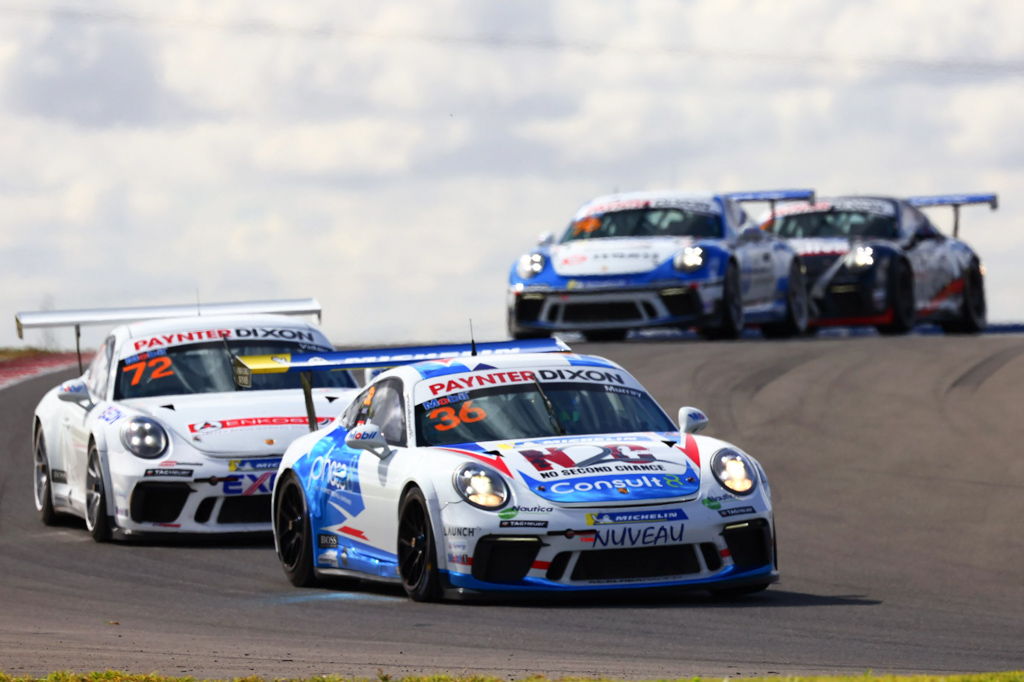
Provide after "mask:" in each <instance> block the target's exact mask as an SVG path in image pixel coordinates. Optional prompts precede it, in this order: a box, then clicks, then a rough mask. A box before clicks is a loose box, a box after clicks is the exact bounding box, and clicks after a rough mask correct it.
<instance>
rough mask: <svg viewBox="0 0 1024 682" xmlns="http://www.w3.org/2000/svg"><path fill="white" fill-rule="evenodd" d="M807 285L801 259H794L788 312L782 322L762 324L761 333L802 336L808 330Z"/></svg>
mask: <svg viewBox="0 0 1024 682" xmlns="http://www.w3.org/2000/svg"><path fill="white" fill-rule="evenodd" d="M808 317H809V313H808V306H807V286H806V282H804V271H803V268H801V267H800V263H799V261H797V259H795V258H794V259H793V262H792V263H791V264H790V266H789V281H788V283H787V286H786V312H785V316H784V317H783V319H782V321H781V322H775V323H772V324H766V325H762V327H761V333H762V334H764V335H765V336H766V337H767V338H769V339H781V338H787V337H790V336H800V335H801V334H804V333H805V332H806V331H807V318H808Z"/></svg>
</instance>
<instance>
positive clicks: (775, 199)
mask: <svg viewBox="0 0 1024 682" xmlns="http://www.w3.org/2000/svg"><path fill="white" fill-rule="evenodd" d="M724 196H725V197H726V198H727V199H732V200H733V201H767V202H768V206H769V210H770V211H771V215H775V204H777V203H779V202H780V201H806V202H807V203H809V204H813V203H814V190H813V189H771V190H765V191H763V192H730V193H729V194H726V195H724Z"/></svg>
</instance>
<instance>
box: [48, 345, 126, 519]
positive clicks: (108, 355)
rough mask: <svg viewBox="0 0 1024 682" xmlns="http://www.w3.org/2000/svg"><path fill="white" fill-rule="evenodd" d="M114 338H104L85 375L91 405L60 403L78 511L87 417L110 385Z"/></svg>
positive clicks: (72, 494)
mask: <svg viewBox="0 0 1024 682" xmlns="http://www.w3.org/2000/svg"><path fill="white" fill-rule="evenodd" d="M114 345H115V338H114V337H113V336H109V337H107V339H106V341H104V342H103V345H102V346H100V348H99V350H97V351H96V355H95V356H94V357H93V359H92V363H90V365H89V370H88V372H87V373H86V375H85V384H86V387H87V389H88V391H89V398H90V399H91V401H92V402H91V404H90V403H86V405H84V406H83V405H81V404H79V403H64V405H66V406H67V407H65V409H64V412H63V415H62V420H61V432H62V434H61V444H62V450H63V453H64V463H65V466H66V467H67V477H68V486H69V494H70V498H71V503H72V505H73V506H74V507H76V508H78V509H83V510H84V509H85V483H86V481H85V478H86V470H87V468H88V457H89V436H90V434H91V420H90V416H91V415H92V414H93V412H94V411H95V410H96V409H97V407H99V408H100V409H102V407H101V404H102V403H103V402H104V401H105V400H106V397H107V390H108V387H109V385H110V372H111V363H112V362H113V357H114Z"/></svg>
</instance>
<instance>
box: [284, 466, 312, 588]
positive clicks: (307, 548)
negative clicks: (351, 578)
mask: <svg viewBox="0 0 1024 682" xmlns="http://www.w3.org/2000/svg"><path fill="white" fill-rule="evenodd" d="M276 502H277V504H276V505H275V508H274V537H275V539H276V540H277V543H276V544H277V557H278V558H279V559H280V560H281V567H282V568H284V574H285V575H286V576H288V580H289V581H290V582H291V584H292V585H295V586H296V587H310V586H312V585H315V584H316V582H317V579H316V572H315V571H314V569H313V541H312V535H313V534H312V532H311V530H310V528H311V526H310V523H309V514H308V512H307V509H306V496H305V494H304V493H303V492H302V486H300V485H299V482H298V480H297V479H296V478H295V476H294V475H291V474H289V475H288V478H287V479H286V480H285V481H284V483H282V484H281V489H280V491H279V493H278V495H277V498H276Z"/></svg>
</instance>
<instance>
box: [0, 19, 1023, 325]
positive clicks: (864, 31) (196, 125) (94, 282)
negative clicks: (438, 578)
mask: <svg viewBox="0 0 1024 682" xmlns="http://www.w3.org/2000/svg"><path fill="white" fill-rule="evenodd" d="M56 7H57V6H56V5H54V6H52V7H45V6H44V7H43V8H41V9H39V10H38V11H28V10H26V11H24V12H22V13H20V14H18V15H17V16H14V17H8V18H10V19H11V20H10V21H6V22H4V23H3V24H0V93H2V95H3V99H2V100H0V101H2V104H3V107H2V109H0V136H2V139H3V141H4V149H5V154H4V155H3V156H2V157H0V212H2V213H3V215H4V216H5V228H4V229H3V230H2V231H0V258H2V262H0V265H2V267H0V311H3V310H6V311H8V312H7V315H8V317H7V319H8V320H10V315H11V314H13V312H15V311H17V310H27V309H33V308H36V307H38V306H39V305H40V304H41V300H42V296H43V295H44V294H50V295H51V296H52V297H53V299H54V305H55V307H57V308H74V307H98V306H108V305H109V306H114V305H117V306H120V305H145V304H160V303H186V302H189V301H191V300H194V299H195V296H196V293H197V291H198V293H199V296H200V297H201V298H202V299H203V300H209V301H215V300H225V301H227V300H244V299H247V298H276V297H294V296H316V297H317V298H319V299H320V300H321V302H322V303H323V304H324V306H325V313H326V314H325V320H324V322H325V326H326V327H327V329H328V331H329V332H330V333H331V335H332V337H334V338H336V339H337V340H339V341H350V342H352V343H369V342H377V341H381V342H396V341H401V340H427V339H434V338H437V339H442V338H443V339H461V338H464V335H465V331H466V329H467V328H468V321H467V320H468V318H469V317H472V318H473V320H474V324H475V327H476V329H477V332H478V334H479V335H480V337H481V338H485V337H486V338H500V337H501V336H502V335H503V334H504V315H505V310H504V302H505V282H506V276H507V272H508V269H509V267H510V266H511V264H512V263H513V262H514V260H515V259H516V257H517V256H518V255H519V254H520V253H521V252H523V251H524V250H525V249H528V248H529V247H530V246H531V245H532V243H533V241H534V239H535V237H536V236H537V234H539V233H540V232H544V231H555V232H557V231H559V230H560V229H561V228H562V227H563V226H564V224H565V222H566V221H567V220H568V218H569V216H570V215H571V214H572V213H573V212H574V211H575V209H576V208H577V207H578V206H579V205H580V204H582V203H583V202H584V201H586V200H587V199H589V198H591V197H593V196H596V195H598V194H604V193H607V192H610V191H613V190H616V189H619V190H630V189H653V188H666V187H668V188H679V189H695V190H700V189H718V190H731V189H761V188H770V187H777V186H802V185H811V186H816V187H817V188H818V190H819V191H820V192H821V193H823V194H828V193H849V192H876V193H894V194H911V193H931V192H945V191H958V190H993V191H998V192H1000V193H1001V195H1002V200H1003V207H1002V209H1001V210H1000V211H999V212H997V213H995V214H989V213H988V212H987V211H981V210H980V209H979V210H976V211H971V212H970V213H965V231H964V234H965V237H966V239H967V240H968V241H969V242H971V243H972V244H974V245H975V246H976V247H977V248H978V250H979V252H981V254H982V257H983V259H984V260H985V261H986V263H987V264H988V270H989V300H990V314H991V317H992V318H993V319H1024V306H1022V304H1021V303H1020V302H1019V300H1018V298H1017V297H1015V296H1013V295H1012V293H1008V292H1013V291H1015V290H1018V289H1019V288H1020V287H1022V286H1024V274H1020V273H1019V272H1018V270H1017V268H1016V261H1017V260H1019V257H1020V255H1021V248H1022V246H1024V244H1022V242H1021V239H1020V238H1019V237H1018V236H1017V232H1016V231H1015V230H1016V227H1015V221H1014V212H1015V207H1014V205H1013V202H1014V201H1015V192H1016V188H1017V187H1019V186H1020V183H1021V181H1022V180H1024V161H1022V159H1024V154H1022V152H1024V149H1022V148H1021V143H1020V141H1019V139H1020V135H1018V134H1017V128H1018V127H1019V124H1018V121H1019V120H1020V118H1021V115H1022V114H1024V111H1021V106H1020V103H1019V99H1020V98H1019V97H1017V92H1018V91H1019V88H1020V79H1021V77H1022V75H1024V71H1022V69H1021V64H1022V63H1024V45H1022V44H1021V41H1020V38H1019V35H1018V32H1017V31H1016V30H1015V27H1016V26H1019V25H1021V23H1022V22H1024V5H1018V4H1015V3H1000V2H985V1H984V0H971V2H970V3H969V4H967V5H966V7H964V6H963V5H961V4H960V3H954V2H917V1H916V0H915V1H910V0H908V2H901V3H891V2H881V1H875V0H871V1H865V2H859V3H854V4H850V3H843V2H840V1H839V0H835V1H834V2H817V1H814V2H812V1H810V0H806V1H799V2H792V3H786V4H785V5H780V4H779V3H777V2H769V1H768V0H754V1H749V2H748V1H742V2H741V1H739V0H700V1H696V2H688V3H679V2H675V1H671V2H669V1H661V0H635V1H630V2H608V3H602V4H601V6H600V7H599V8H595V6H594V5H593V3H592V2H590V0H582V1H568V2H567V1H562V2H541V1H540V0H529V1H527V2H521V3H498V4H494V3H487V4H480V3H474V2H468V1H466V2H463V1H459V0H450V1H448V2H444V3H430V4H429V5H427V4H423V3H412V2H400V3H386V4H381V3H373V2H356V3H346V4H344V5H341V6H339V5H338V4H337V3H334V2H328V1H326V0H311V1H310V2H304V3H299V4H288V3H270V2H253V1H250V0H244V1H243V0H239V1H236V2H223V3H216V4H214V5H211V4H209V3H204V2H198V1H182V2H169V3H162V4H160V5H159V6H151V7H146V8H145V9H140V8H139V7H138V6H137V5H136V4H133V3H123V4H120V3H82V4H78V5H67V4H62V5H60V7H61V9H56ZM953 12H955V13H956V15H957V16H958V20H957V21H956V22H950V21H949V20H948V16H949V14H950V13H953ZM940 215H941V214H940ZM941 219H944V218H941ZM96 333H97V334H99V333H100V332H99V331H97V332H96ZM13 342H14V329H13V324H9V325H8V326H3V325H0V345H9V344H11V343H13Z"/></svg>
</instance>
